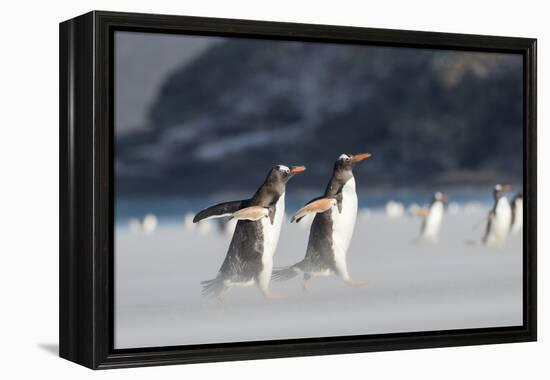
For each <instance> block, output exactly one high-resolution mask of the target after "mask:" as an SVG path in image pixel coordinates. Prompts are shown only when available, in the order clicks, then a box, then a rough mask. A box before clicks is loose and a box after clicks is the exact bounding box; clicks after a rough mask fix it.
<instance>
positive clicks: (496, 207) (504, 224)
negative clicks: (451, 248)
mask: <svg viewBox="0 0 550 380" xmlns="http://www.w3.org/2000/svg"><path fill="white" fill-rule="evenodd" d="M510 188H511V186H510V185H509V184H497V185H495V187H494V188H493V207H492V208H491V210H490V211H489V213H488V215H487V216H486V217H485V218H483V219H482V220H481V222H479V223H478V224H476V225H475V226H474V230H475V229H476V228H478V227H479V226H480V225H482V224H483V223H485V233H484V234H483V237H482V238H481V239H470V240H466V241H465V243H466V244H467V245H484V246H486V247H490V248H498V247H501V246H503V245H504V244H505V243H506V240H507V238H508V235H509V234H510V231H511V230H512V229H513V223H514V220H513V219H514V214H516V215H517V214H518V213H521V214H523V210H521V211H520V210H519V207H518V208H516V212H515V213H514V212H513V211H512V207H510V203H509V202H508V198H507V197H506V192H508V191H510ZM519 197H521V195H520V194H518V196H516V198H517V199H519ZM516 198H514V203H515V202H516ZM520 204H521V207H522V208H523V202H521V203H520V202H518V203H517V206H519V205H520ZM518 218H519V217H518ZM516 222H517V220H516Z"/></svg>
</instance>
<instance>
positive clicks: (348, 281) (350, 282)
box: [344, 278, 367, 286]
mask: <svg viewBox="0 0 550 380" xmlns="http://www.w3.org/2000/svg"><path fill="white" fill-rule="evenodd" d="M344 282H345V283H346V284H348V285H353V286H361V285H365V284H366V283H367V281H365V280H354V279H352V278H348V279H345V280H344Z"/></svg>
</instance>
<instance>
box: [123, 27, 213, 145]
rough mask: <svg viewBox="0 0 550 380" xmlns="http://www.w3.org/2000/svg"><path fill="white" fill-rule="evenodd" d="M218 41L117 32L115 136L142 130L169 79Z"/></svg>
mask: <svg viewBox="0 0 550 380" xmlns="http://www.w3.org/2000/svg"><path fill="white" fill-rule="evenodd" d="M219 40H220V39H219V38H217V37H199V36H182V35H173V34H160V33H137V32H116V34H115V109H116V113H115V131H116V133H117V134H123V133H127V132H128V131H130V130H133V129H136V128H143V127H144V126H145V124H146V116H147V111H148V109H149V106H150V105H151V102H152V101H153V100H154V99H155V97H156V95H157V92H158V91H159V89H160V85H161V84H162V83H163V80H164V79H165V78H166V76H167V75H168V74H170V73H171V72H172V71H173V70H175V69H177V68H179V67H181V66H182V65H183V64H185V63H190V62H192V61H193V60H194V59H195V58H196V57H197V56H198V55H199V54H200V53H202V52H203V51H204V50H205V49H206V48H207V47H209V46H210V45H212V44H213V43H216V42H218V41H219Z"/></svg>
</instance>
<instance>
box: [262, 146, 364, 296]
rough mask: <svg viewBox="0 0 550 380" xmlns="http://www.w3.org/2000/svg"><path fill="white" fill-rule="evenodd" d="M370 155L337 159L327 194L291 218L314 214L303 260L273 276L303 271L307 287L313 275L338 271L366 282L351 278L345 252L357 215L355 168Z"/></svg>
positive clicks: (353, 282) (348, 279)
mask: <svg viewBox="0 0 550 380" xmlns="http://www.w3.org/2000/svg"><path fill="white" fill-rule="evenodd" d="M368 157H370V154H368V153H363V154H356V155H348V154H342V155H341V156H340V157H339V158H338V160H336V163H335V164H334V170H333V173H332V177H331V179H330V181H329V183H328V185H327V188H326V190H325V194H324V195H323V196H321V197H319V198H315V199H313V200H312V201H310V202H309V203H307V204H306V205H305V206H304V207H303V208H301V209H300V210H298V211H297V212H296V213H295V214H294V216H293V217H292V219H291V222H294V221H296V222H300V220H302V218H304V217H305V216H306V215H308V214H312V213H313V214H315V217H314V219H313V222H312V224H311V227H310V232H309V241H308V245H307V250H306V255H305V257H304V259H303V260H302V261H300V262H298V263H296V264H294V265H291V266H289V267H285V268H280V269H276V270H275V271H274V272H273V279H275V280H288V279H291V278H293V277H294V276H296V275H298V274H303V276H304V277H303V280H304V283H303V285H304V289H306V290H307V289H308V284H309V280H310V279H311V278H312V277H313V276H323V275H325V276H326V275H329V274H336V275H337V276H339V277H340V278H341V279H342V280H344V281H345V282H346V283H348V284H351V285H361V284H363V283H364V282H363V281H357V280H353V279H352V278H351V277H350V275H349V273H348V268H347V262H346V253H347V250H348V247H349V244H350V241H351V237H352V235H353V229H354V228H355V219H356V217H357V194H356V192H355V178H354V177H353V167H354V166H355V165H356V164H357V163H358V162H360V161H362V160H364V159H365V158H368Z"/></svg>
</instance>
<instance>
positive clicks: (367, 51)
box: [60, 11, 536, 368]
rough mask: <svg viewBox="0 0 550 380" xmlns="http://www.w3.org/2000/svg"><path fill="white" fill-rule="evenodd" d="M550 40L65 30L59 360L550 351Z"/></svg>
mask: <svg viewBox="0 0 550 380" xmlns="http://www.w3.org/2000/svg"><path fill="white" fill-rule="evenodd" d="M535 149H536V40H534V39H528V38H513V37H496V36H478V35H459V34H443V33H427V32H412V31H398V30H381V29H368V28H355V27H339V26H325V25H305V24H288V23H275V22H259V21H244V20H225V19H212V18H197V17H182V16H164V15H147V14H130V13H112V12H97V11H96V12H91V13H88V14H85V15H82V16H80V17H77V18H74V19H71V20H69V21H65V22H63V23H61V25H60V221H61V222H60V223H61V224H60V247H61V248H60V355H61V356H62V357H64V358H67V359H69V360H72V361H74V362H77V363H80V364H82V365H85V366H87V367H90V368H114V367H128V366H144V365H160V364H173V363H196V362H207V361H222V360H240V359H256V358H275V357H285V356H297V355H320V354H335V353H349V352H365V351H379V350H397V349H414V348H427V347H443V346H455V345H472V344H488V343H505V342H525V341H532V340H535V339H536V150H535Z"/></svg>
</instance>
